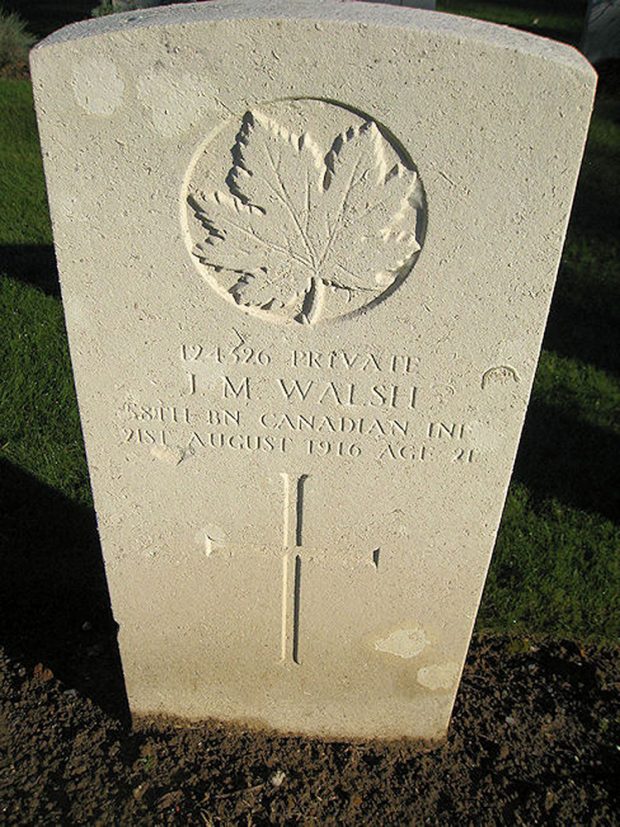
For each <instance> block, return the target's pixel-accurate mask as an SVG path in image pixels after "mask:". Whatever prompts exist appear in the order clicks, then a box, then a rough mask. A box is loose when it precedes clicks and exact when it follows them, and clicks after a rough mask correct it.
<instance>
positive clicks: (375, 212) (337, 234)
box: [186, 101, 426, 362]
mask: <svg viewBox="0 0 620 827" xmlns="http://www.w3.org/2000/svg"><path fill="white" fill-rule="evenodd" d="M293 106H294V105H293V104H292V103H291V102H289V103H286V104H285V103H282V104H281V105H280V106H279V108H278V106H277V105H274V104H272V105H271V106H269V105H267V110H266V111H262V110H261V111H258V110H252V111H248V112H246V114H245V115H244V116H243V118H242V119H241V122H240V125H239V127H238V132H237V135H236V141H235V144H234V147H233V149H232V160H233V163H232V166H231V167H230V169H229V170H228V172H227V174H226V175H225V176H224V178H225V184H226V187H225V188H222V181H221V180H220V181H217V180H212V176H209V168H208V166H207V163H206V161H204V159H203V158H202V157H201V156H200V155H199V157H198V160H196V159H195V162H194V164H195V166H194V167H193V168H192V171H191V173H190V180H189V185H188V189H187V193H186V200H187V205H186V206H187V214H186V220H187V230H188V234H187V239H188V246H189V247H190V249H191V253H192V256H193V257H194V260H195V262H196V264H197V266H198V268H199V269H200V270H201V272H202V274H203V275H204V276H205V278H206V279H207V281H209V282H210V283H211V284H212V285H213V286H217V289H218V290H219V292H223V293H224V294H225V295H226V297H227V298H228V300H229V301H231V302H234V303H235V304H236V305H237V306H238V307H240V308H241V309H243V310H244V311H245V312H248V313H250V314H252V315H258V316H260V317H261V318H265V319H269V320H271V321H284V322H297V323H301V324H315V323H316V322H318V321H319V320H322V319H325V318H334V317H336V316H342V315H348V314H349V313H351V312H352V311H354V310H356V309H360V308H361V307H366V306H368V305H371V304H373V303H375V302H376V301H377V300H379V298H381V297H385V295H387V294H389V292H391V289H392V288H393V287H394V286H397V285H398V284H399V283H400V282H401V281H402V280H403V278H405V277H406V276H407V275H408V274H409V272H410V271H411V268H412V267H413V264H414V262H415V259H416V257H417V255H418V254H419V252H420V249H421V243H422V237H423V230H424V225H425V220H426V219H425V215H426V210H425V196H424V191H423V188H422V184H421V182H420V179H419V176H418V173H417V171H416V170H415V169H414V168H413V164H412V163H411V162H410V160H409V159H405V158H404V157H403V152H402V150H400V149H399V150H398V151H397V150H396V148H395V146H393V145H392V143H391V141H390V140H388V138H387V137H386V136H385V134H384V133H383V132H382V131H381V129H380V128H379V126H378V125H377V124H376V123H375V122H374V121H373V120H372V119H370V118H368V119H366V118H363V117H361V116H360V115H358V114H356V113H354V112H352V111H349V110H347V109H346V108H345V107H341V106H339V105H337V104H328V103H326V102H320V101H300V102H297V103H296V104H295V106H296V107H297V109H296V117H295V118H293V119H291V117H290V113H289V117H288V118H287V117H286V114H287V107H288V109H290V108H291V107H293ZM274 110H275V111H274ZM280 110H283V111H280ZM333 110H337V111H338V112H339V113H342V112H345V113H347V116H348V117H347V119H345V120H344V121H343V120H342V114H340V120H339V124H342V129H341V131H340V133H339V134H337V135H334V134H333V133H332V134H331V135H330V136H329V137H328V138H327V140H328V143H327V145H322V141H321V140H320V139H319V138H317V137H316V132H317V131H318V132H320V134H321V136H322V137H323V139H324V138H325V137H327V136H326V135H323V133H325V123H329V122H330V120H332V119H333V114H332V113H333ZM278 113H279V116H278ZM300 120H301V121H302V123H300ZM347 120H348V122H347ZM289 123H295V124H296V125H297V126H296V127H294V128H290V127H289V125H288V124H289ZM321 123H322V124H323V128H322V130H321V128H320V124H321ZM301 127H303V128H301ZM295 129H297V131H295ZM214 151H215V150H214V149H213V148H211V147H209V146H207V147H206V148H205V150H204V152H205V153H207V154H208V153H209V152H214ZM330 305H333V307H330ZM240 339H241V341H240V343H239V348H240V350H241V351H242V352H241V353H240V354H239V356H240V358H242V359H245V360H247V362H249V361H250V360H251V359H252V358H256V359H258V358H260V357H259V354H252V353H251V352H250V351H251V349H249V350H247V352H246V353H243V349H244V348H245V343H244V342H243V339H242V337H241V336H240Z"/></svg>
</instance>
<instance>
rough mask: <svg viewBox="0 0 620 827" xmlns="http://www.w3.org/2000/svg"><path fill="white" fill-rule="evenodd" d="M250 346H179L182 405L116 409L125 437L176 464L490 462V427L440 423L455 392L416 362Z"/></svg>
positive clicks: (245, 338) (242, 338)
mask: <svg viewBox="0 0 620 827" xmlns="http://www.w3.org/2000/svg"><path fill="white" fill-rule="evenodd" d="M249 338H250V337H249V335H248V334H247V333H245V332H244V331H243V330H237V329H236V328H230V329H229V335H228V336H227V337H225V338H224V340H223V341H222V342H220V343H213V342H201V343H196V344H182V345H181V346H180V366H179V367H180V371H179V383H178V391H177V393H178V397H177V399H176V400H175V399H172V400H162V399H158V400H157V401H156V402H153V400H148V399H147V400H143V399H136V398H135V397H134V396H131V397H129V399H128V400H127V401H125V402H124V403H123V404H122V405H121V406H120V407H119V408H117V417H118V418H119V420H121V422H120V423H119V425H120V427H119V431H120V440H121V441H122V442H124V443H126V444H128V446H131V448H132V449H134V448H135V449H137V450H143V449H144V448H146V449H147V450H148V452H149V453H150V454H151V456H152V457H154V458H156V459H158V460H166V461H168V462H170V463H172V464H176V465H178V464H180V463H183V462H187V461H191V460H192V458H195V457H198V456H199V455H201V454H206V453H211V452H213V451H226V452H234V453H255V454H265V455H266V454H272V455H273V456H274V457H276V456H279V455H284V456H285V457H286V458H287V459H288V460H294V461H298V462H301V463H303V462H304V461H310V462H311V463H315V462H316V461H321V462H323V461H325V462H327V463H332V462H337V463H351V462H355V461H356V460H358V458H360V457H362V458H366V459H367V458H369V457H370V458H372V459H373V460H376V461H378V462H380V463H383V464H394V465H396V466H402V465H404V464H410V463H415V465H416V466H419V467H420V470H421V471H422V470H423V468H425V467H427V466H436V465H438V464H439V465H443V466H444V467H445V468H446V469H447V468H450V467H453V468H461V469H464V468H467V467H470V466H471V467H475V465H477V464H478V463H479V462H480V461H482V460H483V458H484V446H483V445H481V439H483V438H484V428H485V427H488V426H484V425H483V423H481V422H477V421H475V420H469V421H463V420H459V419H456V417H455V416H454V412H452V413H450V414H449V415H444V412H443V410H442V409H443V408H444V407H445V406H446V402H445V399H443V398H441V399H439V398H438V396H437V393H436V388H437V387H449V388H450V394H449V399H450V400H453V399H455V398H456V397H457V394H458V388H457V386H453V385H449V386H448V385H447V384H444V385H437V384H435V385H429V384H428V378H426V377H424V371H423V368H422V367H421V366H420V360H419V358H418V357H416V356H415V355H412V354H408V353H390V352H385V351H383V352H382V351H377V350H372V349H369V350H367V351H362V352H356V351H353V350H341V349H338V350H329V351H324V352H323V351H315V350H301V349H298V348H291V349H290V350H281V351H278V352H275V353H274V352H269V351H267V350H265V349H262V348H261V347H260V346H257V345H256V343H255V342H250V341H249ZM512 370H514V369H512ZM189 371H191V372H189ZM326 372H329V376H325V373H326ZM514 372H515V374H516V371H514ZM185 375H187V376H189V377H190V393H189V394H188V393H187V385H186V380H185V379H184V376H185ZM502 375H503V374H502ZM423 377H424V378H423ZM508 378H509V380H510V381H513V380H512V377H511V376H508ZM491 381H497V378H493V379H491ZM514 381H518V379H517V380H514ZM418 383H420V384H418ZM179 397H180V398H181V399H182V402H181V401H180V400H179ZM446 413H447V411H446ZM294 523H295V518H293V517H292V518H291V521H290V525H291V526H292V525H293V524H294ZM294 542H295V541H294V539H293V540H290V539H289V540H288V541H287V547H291V546H292V545H293V544H294ZM291 576H292V574H291Z"/></svg>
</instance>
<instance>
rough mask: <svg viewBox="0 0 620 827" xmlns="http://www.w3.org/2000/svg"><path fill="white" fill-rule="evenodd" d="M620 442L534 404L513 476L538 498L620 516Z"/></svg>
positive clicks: (528, 417)
mask: <svg viewBox="0 0 620 827" xmlns="http://www.w3.org/2000/svg"><path fill="white" fill-rule="evenodd" d="M619 455H620V438H619V437H618V436H617V435H616V434H614V433H612V432H611V431H607V430H605V429H604V428H597V427H595V426H593V425H589V424H588V423H586V422H582V421H580V420H579V419H577V418H575V417H573V416H571V415H570V414H568V413H565V412H564V411H562V410H560V409H558V408H554V407H553V406H551V405H547V404H544V403H542V402H539V401H538V400H532V402H531V404H530V407H529V408H528V413H527V418H526V420H525V427H524V429H523V435H522V437H521V443H520V445H519V452H518V454H517V461H516V463H515V469H514V474H513V478H514V479H515V480H516V481H518V482H522V483H524V484H525V485H526V486H527V487H528V488H529V490H530V491H531V492H532V494H534V496H535V497H537V498H540V499H546V498H549V497H555V498H556V499H558V500H560V501H561V502H562V503H564V504H565V505H569V506H572V507H574V508H578V509H580V510H582V511H589V512H592V513H596V514H601V515H602V516H603V517H606V518H607V519H609V520H612V521H617V520H618V519H619V518H620V463H619V462H618V456H619Z"/></svg>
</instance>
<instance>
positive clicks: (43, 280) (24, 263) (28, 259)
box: [0, 244, 60, 296]
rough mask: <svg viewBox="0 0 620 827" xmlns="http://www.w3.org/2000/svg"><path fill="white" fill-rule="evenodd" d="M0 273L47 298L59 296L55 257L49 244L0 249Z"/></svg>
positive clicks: (21, 245)
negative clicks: (29, 286) (40, 291)
mask: <svg viewBox="0 0 620 827" xmlns="http://www.w3.org/2000/svg"><path fill="white" fill-rule="evenodd" d="M0 272H1V273H6V275H7V276H9V277H10V278H13V279H17V280H18V281H23V282H24V283H25V284H30V285H31V286H32V287H37V288H38V289H39V290H42V291H43V292H44V293H47V294H48V295H49V296H60V285H59V283H58V270H57V268H56V256H55V255H54V247H53V246H52V245H51V244H39V245H36V244H15V245H12V246H6V247H0Z"/></svg>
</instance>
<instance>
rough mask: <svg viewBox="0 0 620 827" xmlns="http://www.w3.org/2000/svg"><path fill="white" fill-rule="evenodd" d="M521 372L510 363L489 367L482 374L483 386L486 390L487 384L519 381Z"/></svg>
mask: <svg viewBox="0 0 620 827" xmlns="http://www.w3.org/2000/svg"><path fill="white" fill-rule="evenodd" d="M519 381H521V380H520V378H519V374H518V373H517V371H516V370H515V369H514V368H511V367H510V365H498V366H497V367H494V368H489V369H488V370H486V371H485V372H484V373H483V374H482V380H481V386H482V390H484V389H485V388H486V387H487V385H491V384H494V385H506V384H509V383H511V382H519Z"/></svg>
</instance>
